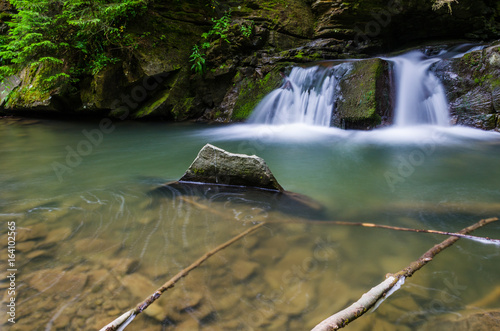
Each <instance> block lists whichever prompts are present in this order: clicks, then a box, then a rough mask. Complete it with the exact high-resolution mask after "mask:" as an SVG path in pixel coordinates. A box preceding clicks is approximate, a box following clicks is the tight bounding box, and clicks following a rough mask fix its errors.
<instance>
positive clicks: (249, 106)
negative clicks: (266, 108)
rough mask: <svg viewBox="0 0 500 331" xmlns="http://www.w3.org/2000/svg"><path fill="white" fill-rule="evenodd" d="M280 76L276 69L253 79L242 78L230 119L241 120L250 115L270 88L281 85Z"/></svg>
mask: <svg viewBox="0 0 500 331" xmlns="http://www.w3.org/2000/svg"><path fill="white" fill-rule="evenodd" d="M281 82H282V78H281V76H280V74H279V71H278V70H274V71H271V72H270V73H268V74H267V75H266V76H264V78H262V79H257V80H254V79H252V78H244V79H243V80H242V81H241V82H239V84H240V88H239V90H240V94H239V95H238V97H237V100H236V103H235V106H234V109H233V114H232V116H231V119H232V120H233V121H243V120H245V119H247V118H248V116H250V114H251V113H252V111H253V109H254V108H255V106H257V104H258V103H259V102H260V101H261V100H262V99H263V98H264V97H265V96H266V95H267V94H268V93H270V92H271V91H272V90H274V89H276V88H278V87H279V86H280V85H281Z"/></svg>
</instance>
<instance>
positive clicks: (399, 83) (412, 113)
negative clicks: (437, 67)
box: [387, 51, 450, 126]
mask: <svg viewBox="0 0 500 331" xmlns="http://www.w3.org/2000/svg"><path fill="white" fill-rule="evenodd" d="M387 60H389V61H391V62H392V63H394V71H395V82H396V107H395V110H394V124H395V125H396V126H413V125H419V124H431V125H439V126H449V123H450V119H449V114H448V113H449V112H448V102H447V100H446V94H445V91H444V87H443V85H442V84H441V82H440V81H439V79H438V78H437V77H436V76H434V74H433V73H431V72H430V70H429V68H430V66H431V65H432V64H433V63H435V62H438V61H439V60H440V59H439V58H427V59H426V58H425V55H424V54H423V53H422V52H420V51H413V52H409V53H406V54H404V55H401V56H397V57H393V58H389V59H387Z"/></svg>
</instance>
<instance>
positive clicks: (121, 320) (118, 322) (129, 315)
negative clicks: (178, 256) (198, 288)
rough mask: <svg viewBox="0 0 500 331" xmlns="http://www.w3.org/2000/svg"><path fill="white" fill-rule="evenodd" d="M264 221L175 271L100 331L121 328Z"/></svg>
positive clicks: (111, 330)
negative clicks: (148, 295)
mask: <svg viewBox="0 0 500 331" xmlns="http://www.w3.org/2000/svg"><path fill="white" fill-rule="evenodd" d="M264 224H265V222H262V223H259V224H257V225H254V226H253V227H251V228H249V229H247V230H245V231H243V232H242V233H240V234H239V235H237V236H235V237H233V238H231V239H230V240H228V241H226V242H225V243H223V244H221V245H219V246H217V247H215V248H214V249H212V250H211V251H209V252H207V253H205V254H203V255H202V256H201V257H200V258H199V259H198V260H196V261H194V262H193V263H191V265H190V266H189V267H187V268H185V269H183V270H181V271H180V272H179V273H177V274H176V275H175V276H174V277H172V278H170V280H168V281H167V282H166V283H165V284H163V285H162V286H161V287H160V288H158V289H157V290H156V292H155V293H153V294H152V295H151V296H150V297H148V298H147V299H145V300H144V301H143V302H141V303H140V304H138V305H137V306H136V307H135V308H134V309H131V310H129V311H127V312H126V313H124V314H122V315H121V316H120V317H118V318H117V319H115V320H114V321H112V322H111V323H109V324H108V325H106V326H105V327H103V328H102V329H101V330H100V331H115V330H118V328H120V329H119V330H123V329H124V328H125V327H126V326H127V324H128V323H130V322H131V321H132V320H133V319H134V318H135V316H137V315H139V314H140V313H142V312H143V311H144V310H145V309H146V308H148V307H149V306H150V305H151V304H152V303H153V302H155V301H156V300H157V299H158V298H159V297H160V296H161V295H162V293H163V292H165V291H166V290H168V289H169V288H171V287H174V285H175V283H177V282H178V281H179V280H181V279H182V278H183V277H186V276H187V274H189V272H190V271H191V270H193V269H195V268H197V267H198V266H200V265H201V264H202V263H203V262H205V261H206V260H207V259H208V258H209V257H210V256H212V255H214V254H216V253H217V252H219V251H221V250H223V249H224V248H226V247H228V246H229V245H231V244H233V243H234V242H236V241H238V240H240V239H241V238H243V237H244V236H246V235H247V234H249V233H251V232H253V231H255V230H257V229H258V228H260V227H261V226H263V225H264Z"/></svg>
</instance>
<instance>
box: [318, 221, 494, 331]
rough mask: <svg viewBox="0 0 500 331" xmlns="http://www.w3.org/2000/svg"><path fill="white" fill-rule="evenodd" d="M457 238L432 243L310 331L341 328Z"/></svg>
mask: <svg viewBox="0 0 500 331" xmlns="http://www.w3.org/2000/svg"><path fill="white" fill-rule="evenodd" d="M495 221H498V218H488V219H484V220H481V221H479V222H477V223H475V224H473V225H471V226H469V227H466V228H464V229H462V230H460V231H459V232H458V234H468V233H470V232H472V231H474V230H476V229H478V228H480V227H482V226H485V225H486V224H489V223H492V222H495ZM458 239H460V238H459V237H457V236H452V237H450V238H448V239H446V240H444V241H443V242H441V243H440V244H437V245H434V247H432V248H431V249H429V250H428V251H427V252H425V253H424V254H423V255H422V256H421V257H420V258H419V259H418V260H416V261H413V262H412V263H410V265H409V266H408V267H406V268H404V269H403V270H401V271H399V272H397V273H395V274H387V275H386V280H384V281H383V282H382V283H380V284H379V285H377V286H375V287H373V288H372V289H370V291H368V292H367V293H365V294H363V295H362V296H361V298H360V299H359V300H358V301H356V302H355V303H353V304H352V305H350V306H349V307H347V308H345V309H344V310H342V311H340V312H338V313H336V314H334V315H332V316H330V317H328V318H327V319H325V320H323V321H322V322H321V323H319V324H318V325H316V326H315V327H314V328H313V329H312V331H332V330H338V329H340V328H343V327H344V326H346V325H347V324H349V323H350V322H352V321H354V320H355V319H356V318H358V317H360V316H361V315H363V314H364V313H366V312H367V311H368V310H369V309H370V308H371V307H373V306H375V304H376V303H377V301H379V300H380V299H382V298H384V297H387V296H389V295H390V294H391V293H392V292H391V290H394V289H397V287H396V284H398V283H399V284H401V283H402V282H403V281H404V280H405V278H407V277H411V276H412V275H413V274H414V273H415V272H416V271H417V270H419V269H420V268H422V267H423V266H424V265H426V264H427V263H429V262H430V261H432V259H433V258H434V256H436V255H437V254H439V253H440V252H441V251H442V250H444V249H446V248H447V247H449V246H451V245H453V244H454V243H455V242H456V241H457V240H458Z"/></svg>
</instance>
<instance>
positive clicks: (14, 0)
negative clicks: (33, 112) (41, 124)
mask: <svg viewBox="0 0 500 331" xmlns="http://www.w3.org/2000/svg"><path fill="white" fill-rule="evenodd" d="M147 1H148V0H60V1H52V0H10V2H11V4H12V5H14V6H15V7H16V8H17V10H18V13H17V14H14V15H13V19H12V21H11V22H8V23H7V24H8V25H9V27H10V30H9V35H8V40H7V41H4V42H3V43H2V44H1V45H0V58H1V59H2V63H1V65H2V66H1V67H0V79H3V78H4V77H5V76H7V75H11V74H12V73H14V72H16V71H18V70H20V69H21V68H25V67H27V66H31V67H36V66H38V67H40V66H41V67H44V68H45V69H46V70H42V71H41V72H43V73H46V74H47V75H48V76H47V77H43V81H44V82H46V83H47V88H51V87H53V86H55V85H56V84H58V83H61V82H63V81H70V82H75V81H78V79H79V78H80V76H81V75H85V74H87V75H90V74H96V73H98V72H99V71H100V70H102V69H103V68H104V67H106V66H107V65H109V64H111V63H116V61H118V58H117V57H116V54H119V51H120V50H123V49H126V48H127V47H130V46H131V44H132V43H131V39H130V37H128V36H127V35H126V34H125V29H126V27H127V24H128V23H129V22H130V21H131V20H132V19H133V18H135V17H136V16H138V15H141V14H143V13H145V11H146V9H147ZM69 64H71V65H72V66H70V65H69Z"/></svg>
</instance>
